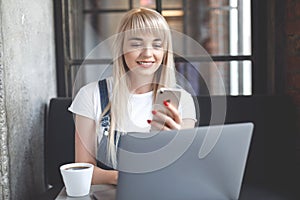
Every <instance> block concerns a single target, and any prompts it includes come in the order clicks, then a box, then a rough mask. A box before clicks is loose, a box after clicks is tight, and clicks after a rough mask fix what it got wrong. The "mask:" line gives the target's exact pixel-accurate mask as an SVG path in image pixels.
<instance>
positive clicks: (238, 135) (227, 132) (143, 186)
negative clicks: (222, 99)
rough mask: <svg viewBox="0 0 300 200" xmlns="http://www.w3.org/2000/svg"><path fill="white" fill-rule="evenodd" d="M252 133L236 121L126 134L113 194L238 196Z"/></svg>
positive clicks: (134, 198)
mask: <svg viewBox="0 0 300 200" xmlns="http://www.w3.org/2000/svg"><path fill="white" fill-rule="evenodd" d="M252 132H253V124H252V123H237V124H226V125H213V126H205V127H197V128H194V129H185V130H180V131H161V132H158V133H150V134H149V133H148V134H142V133H129V134H127V135H124V136H122V137H121V139H120V141H119V149H118V169H119V180H118V186H117V193H116V199H117V200H141V199H143V200H153V199H163V200H168V199H170V200H171V199H172V200H177V199H178V200H182V199H187V200H192V199H197V200H199V199H205V200H228V199H238V198H239V193H240V189H241V184H242V180H243V175H244V170H245V165H246V161H247V156H248V150H249V146H250V142H251V137H252Z"/></svg>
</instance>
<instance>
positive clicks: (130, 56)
mask: <svg viewBox="0 0 300 200" xmlns="http://www.w3.org/2000/svg"><path fill="white" fill-rule="evenodd" d="M135 58H136V56H135V54H134V53H133V52H130V53H125V54H124V60H125V62H126V64H127V66H128V67H131V66H132V65H134V64H135Z"/></svg>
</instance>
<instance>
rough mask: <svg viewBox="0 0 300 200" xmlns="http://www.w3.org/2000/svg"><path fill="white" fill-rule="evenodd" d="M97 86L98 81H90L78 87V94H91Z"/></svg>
mask: <svg viewBox="0 0 300 200" xmlns="http://www.w3.org/2000/svg"><path fill="white" fill-rule="evenodd" d="M97 88H98V82H96V81H95V82H91V83H88V84H87V85H85V86H83V87H82V88H80V90H79V92H78V95H79V94H80V95H83V94H90V95H91V94H93V93H94V91H95V89H97Z"/></svg>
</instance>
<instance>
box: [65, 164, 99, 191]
mask: <svg viewBox="0 0 300 200" xmlns="http://www.w3.org/2000/svg"><path fill="white" fill-rule="evenodd" d="M93 170H94V165H92V164H90V163H70V164H65V165H62V166H61V167H60V172H61V175H62V177H63V181H64V184H65V187H66V192H67V195H68V196H70V197H81V196H85V195H88V194H89V193H90V188H91V182H92V175H93Z"/></svg>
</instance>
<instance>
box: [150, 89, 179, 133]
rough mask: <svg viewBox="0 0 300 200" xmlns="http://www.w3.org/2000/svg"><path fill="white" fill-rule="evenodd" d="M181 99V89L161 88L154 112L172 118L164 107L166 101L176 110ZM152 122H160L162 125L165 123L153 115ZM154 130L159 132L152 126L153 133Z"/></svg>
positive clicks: (157, 95)
mask: <svg viewBox="0 0 300 200" xmlns="http://www.w3.org/2000/svg"><path fill="white" fill-rule="evenodd" d="M180 98H181V89H177V88H160V89H159V90H158V91H157V94H156V100H155V103H154V104H153V110H156V111H159V112H162V113H164V114H166V115H169V116H172V114H171V113H170V112H169V110H168V109H167V108H166V106H165V105H164V101H167V102H169V103H170V104H172V105H173V106H174V107H175V108H177V109H178V106H179V102H180ZM152 120H154V121H159V122H160V123H164V122H163V121H161V119H159V118H157V117H156V116H155V115H153V119H152ZM154 130H156V131H157V130H158V128H156V127H154V126H151V131H154Z"/></svg>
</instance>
